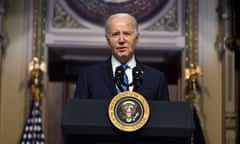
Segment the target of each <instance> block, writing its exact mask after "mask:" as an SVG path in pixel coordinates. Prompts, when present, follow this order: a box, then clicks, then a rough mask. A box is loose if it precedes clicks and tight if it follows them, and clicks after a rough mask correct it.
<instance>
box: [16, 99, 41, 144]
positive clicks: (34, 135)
mask: <svg viewBox="0 0 240 144" xmlns="http://www.w3.org/2000/svg"><path fill="white" fill-rule="evenodd" d="M19 144H45V137H44V133H43V129H42V117H41V111H40V105H39V102H38V101H36V100H34V99H33V100H32V102H31V108H30V111H29V115H28V117H27V120H26V122H25V126H24V129H23V132H22V136H21V139H20V143H19Z"/></svg>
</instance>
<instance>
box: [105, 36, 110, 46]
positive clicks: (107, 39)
mask: <svg viewBox="0 0 240 144" xmlns="http://www.w3.org/2000/svg"><path fill="white" fill-rule="evenodd" d="M105 38H106V41H107V43H108V44H109V38H108V36H107V35H105Z"/></svg>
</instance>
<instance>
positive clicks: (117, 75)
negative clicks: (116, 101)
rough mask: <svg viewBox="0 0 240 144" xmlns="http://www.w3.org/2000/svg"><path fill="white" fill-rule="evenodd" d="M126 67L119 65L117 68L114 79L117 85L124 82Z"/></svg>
mask: <svg viewBox="0 0 240 144" xmlns="http://www.w3.org/2000/svg"><path fill="white" fill-rule="evenodd" d="M123 76H124V69H123V68H122V67H121V66H118V67H117V68H116V70H115V77H114V81H115V83H116V85H117V86H118V85H120V84H122V83H123Z"/></svg>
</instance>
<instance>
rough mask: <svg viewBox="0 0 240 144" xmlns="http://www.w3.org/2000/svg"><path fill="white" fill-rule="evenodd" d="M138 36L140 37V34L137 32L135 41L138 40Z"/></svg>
mask: <svg viewBox="0 0 240 144" xmlns="http://www.w3.org/2000/svg"><path fill="white" fill-rule="evenodd" d="M139 38H140V34H139V33H137V35H136V41H137V42H139Z"/></svg>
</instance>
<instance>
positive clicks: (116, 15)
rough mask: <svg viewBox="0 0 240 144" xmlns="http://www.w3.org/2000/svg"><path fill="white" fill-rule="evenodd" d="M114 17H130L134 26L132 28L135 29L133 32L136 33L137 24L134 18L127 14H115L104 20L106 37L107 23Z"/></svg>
mask: <svg viewBox="0 0 240 144" xmlns="http://www.w3.org/2000/svg"><path fill="white" fill-rule="evenodd" d="M116 17H130V18H131V19H132V21H133V24H134V27H135V32H136V33H138V23H137V20H136V18H135V17H134V16H132V15H130V14H128V13H116V14H113V15H111V16H109V17H108V19H107V20H106V23H105V34H106V35H107V34H108V32H109V31H108V30H109V21H110V20H111V19H113V18H116Z"/></svg>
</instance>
